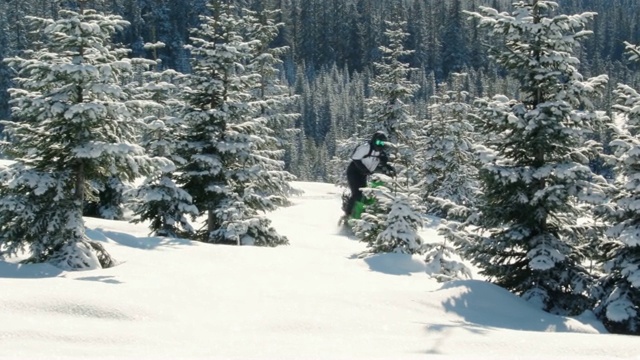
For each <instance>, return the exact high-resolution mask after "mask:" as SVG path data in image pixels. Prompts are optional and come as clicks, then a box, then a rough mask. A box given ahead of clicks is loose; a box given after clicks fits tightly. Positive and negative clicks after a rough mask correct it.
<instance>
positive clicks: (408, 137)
mask: <svg viewBox="0 0 640 360" xmlns="http://www.w3.org/2000/svg"><path fill="white" fill-rule="evenodd" d="M405 26H406V22H403V21H387V31H386V32H385V34H386V36H387V38H388V46H381V47H380V50H381V51H382V54H383V56H382V60H381V61H380V62H377V63H375V64H374V65H375V67H376V69H377V73H376V76H375V77H374V79H373V81H372V83H371V89H372V91H373V96H372V97H371V98H369V99H367V101H366V109H367V114H366V116H365V118H364V119H363V121H362V125H361V129H362V131H364V133H362V135H361V136H362V137H363V138H366V139H367V140H368V138H369V137H370V136H371V134H373V133H374V132H375V131H378V130H382V131H385V132H386V133H387V135H388V137H389V139H390V140H391V141H392V142H393V143H394V144H395V145H394V146H395V149H393V154H392V155H393V156H392V159H391V160H392V162H393V164H394V165H395V167H396V170H397V172H398V173H397V177H395V178H390V177H385V178H384V181H383V182H384V184H385V186H383V187H380V188H378V189H377V190H375V191H366V192H365V196H373V197H374V198H375V199H376V202H377V205H376V206H368V207H365V213H364V215H363V216H362V218H361V219H352V220H351V221H350V223H351V224H352V228H353V230H354V233H355V234H356V236H358V237H359V238H360V239H362V240H363V241H365V242H367V243H368V245H369V246H370V247H371V248H372V250H373V251H374V252H378V251H382V252H386V251H402V252H405V251H409V252H412V253H419V252H420V251H421V250H422V248H421V245H422V240H421V239H420V237H419V236H417V229H418V228H419V227H420V226H421V225H422V221H421V220H420V221H418V220H417V219H419V218H420V217H421V216H422V214H421V207H420V206H419V204H418V202H417V201H415V198H416V196H414V192H416V191H417V189H416V188H415V187H414V185H415V183H416V175H417V167H416V161H417V159H416V157H417V154H418V152H417V149H418V144H417V141H418V140H417V139H418V130H417V129H418V127H419V122H418V121H416V119H415V118H414V117H413V116H412V115H411V113H410V112H409V105H408V104H407V103H408V101H409V100H410V99H411V97H412V96H413V93H414V92H415V91H416V90H417V85H415V84H413V83H411V82H410V81H409V80H408V78H409V74H410V72H411V71H412V69H411V68H410V67H409V65H408V64H406V63H404V62H402V57H403V56H406V55H408V54H410V53H411V51H410V50H405V49H404V45H403V42H404V39H406V37H407V36H408V34H407V33H406V32H405V30H404V27H405ZM383 189H387V191H383ZM388 189H393V190H392V191H391V190H388ZM389 197H390V198H389ZM399 209H402V210H401V211H400V210H399ZM396 220H397V221H403V224H404V225H400V224H398V225H397V226H402V227H403V230H398V229H397V228H396V225H393V221H396ZM404 221H406V223H404ZM409 229H412V230H409ZM404 233H406V234H408V233H412V235H406V234H404ZM409 238H411V239H409ZM412 241H415V242H416V244H413V243H412V244H410V245H401V244H405V243H407V242H412Z"/></svg>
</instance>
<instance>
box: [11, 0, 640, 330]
mask: <svg viewBox="0 0 640 360" xmlns="http://www.w3.org/2000/svg"><path fill="white" fill-rule="evenodd" d="M639 7H640V4H638V3H637V2H636V1H627V0H611V1H606V2H605V1H589V0H582V1H578V0H573V1H571V0H566V1H557V2H556V1H547V0H528V1H515V2H513V3H509V2H507V1H504V0H493V1H480V0H466V1H465V0H451V1H439V0H433V1H411V0H405V1H397V0H377V1H374V0H354V1H340V0H329V1H327V0H299V1H297V0H296V1H294V0H275V1H258V0H256V1H250V0H247V1H242V0H237V1H232V0H207V1H205V0H191V1H182V2H175V1H169V0H156V1H151V0H111V1H98V0H95V1H91V0H79V1H57V2H51V1H41V0H34V1H5V2H2V3H0V27H1V28H2V32H1V33H0V41H1V43H0V45H1V46H0V51H1V53H0V57H2V59H3V62H2V65H1V66H2V67H1V68H0V72H1V74H2V76H1V78H0V80H1V82H2V84H1V85H0V86H1V90H2V94H1V95H0V104H1V105H0V115H1V116H2V117H3V118H5V119H6V120H2V121H0V124H2V125H3V126H4V128H3V133H2V138H1V141H0V149H1V150H2V156H3V157H6V158H9V159H10V160H11V161H9V162H6V164H4V163H3V165H2V166H0V180H1V181H0V259H2V258H3V257H11V256H16V255H17V254H22V253H24V252H25V251H26V252H28V255H29V257H28V258H27V259H26V260H24V262H27V263H29V262H31V263H38V262H49V263H52V264H54V265H55V266H58V267H60V268H63V269H68V270H78V269H94V268H100V267H110V266H114V265H115V263H114V260H113V259H112V258H111V256H110V255H109V253H108V251H107V249H105V248H104V247H103V245H102V244H101V243H100V242H97V241H94V240H91V239H89V238H88V237H87V236H86V232H85V228H84V221H83V217H84V216H99V217H103V218H108V219H116V220H130V221H134V222H147V223H149V228H150V229H151V232H152V233H153V234H155V235H158V236H166V237H184V238H189V239H192V240H197V241H203V242H208V243H212V244H225V245H255V246H271V247H275V246H280V245H286V244H288V239H287V238H286V237H285V236H282V235H280V234H278V232H277V230H276V229H274V228H273V227H272V226H271V222H270V220H269V219H268V218H267V217H265V216H264V213H265V212H268V211H272V210H275V209H276V208H278V207H280V206H287V205H289V204H291V202H290V197H291V196H292V195H294V194H295V193H296V189H295V188H294V187H293V181H292V180H294V179H296V178H297V179H299V180H311V181H324V182H336V183H343V182H344V175H345V168H346V165H347V163H349V162H351V164H352V165H353V164H357V162H358V161H360V164H361V165H362V164H363V160H364V158H365V157H368V159H367V160H368V161H369V162H368V163H369V164H370V165H371V166H366V167H364V166H361V167H360V168H359V169H360V170H358V171H360V175H361V180H362V181H361V182H360V183H361V184H365V185H367V186H360V185H357V186H351V189H352V191H353V194H354V195H358V194H359V192H360V191H361V192H362V194H361V195H362V196H357V198H356V197H352V198H350V200H356V201H359V202H360V206H361V209H362V212H358V213H357V215H356V212H354V211H352V209H350V208H349V206H343V211H344V216H343V217H342V219H341V221H342V222H343V223H345V224H346V225H347V226H348V228H349V231H351V232H352V233H353V234H354V235H355V236H356V237H357V238H359V239H360V240H361V241H363V242H366V243H367V247H368V250H367V253H365V254H364V255H363V256H367V255H368V254H375V253H380V252H392V253H403V254H411V255H419V256H424V257H425V261H426V262H427V263H428V264H429V267H430V268H431V269H436V270H437V271H436V273H437V275H436V277H437V278H438V280H440V281H447V280H451V279H457V278H466V277H468V275H469V274H470V271H469V269H468V268H467V265H466V264H465V261H467V262H471V263H473V264H474V265H476V266H477V267H478V268H479V269H480V273H481V274H482V275H484V276H485V277H486V279H487V280H488V281H492V282H494V283H496V284H498V285H500V286H502V287H504V288H506V289H508V290H509V291H511V292H513V293H514V294H517V295H518V296H521V297H522V298H524V299H525V300H527V301H528V302H530V303H531V304H533V305H535V306H537V307H539V308H540V309H543V310H545V311H548V312H552V313H555V314H562V315H569V316H575V315H580V314H583V313H584V312H585V311H592V312H593V313H595V315H596V316H597V317H598V318H599V319H601V320H602V321H603V323H604V325H605V326H606V327H607V329H609V330H611V331H613V332H620V333H627V334H636V335H637V334H640V252H639V251H640V235H639V234H640V226H639V225H638V224H640V212H639V209H640V206H638V203H639V202H640V186H639V185H638V179H640V175H639V173H638V169H640V167H639V165H638V164H640V142H639V141H638V134H640V116H639V114H640V112H639V111H638V109H640V93H639V92H638V90H637V89H639V88H640V78H639V77H638V74H637V73H638V72H637V66H638V63H639V62H640V46H639V44H638V43H639V42H640V38H639V36H640V28H639V26H640V21H639V20H640V18H639V17H640V11H638V10H640V9H638V8H639ZM9 106H11V108H9ZM374 133H376V134H378V135H380V134H381V135H383V136H381V137H377V138H371V140H369V139H370V137H371V134H374ZM367 140H368V141H367ZM356 146H358V149H365V150H364V151H360V150H357V151H355V152H354V148H356ZM355 154H360V155H357V156H361V158H356V157H357V156H356V155H355ZM349 166H350V168H354V167H355V165H354V167H351V165H349ZM381 169H384V171H379V170H381ZM367 179H369V180H371V181H372V182H371V183H367ZM351 185H352V184H351ZM356 190H357V191H358V192H356ZM345 195H346V194H345ZM347 198H349V197H348V196H345V197H344V199H345V200H346V199H347ZM351 202H352V203H353V201H351ZM125 210H128V211H129V212H128V214H127V215H125ZM434 218H435V219H438V223H439V224H440V226H439V227H438V231H439V232H440V234H442V235H443V236H444V238H445V239H446V241H445V242H443V243H442V244H435V243H430V242H427V241H424V239H422V238H421V234H420V231H419V229H420V228H421V227H422V225H423V224H424V222H425V221H432V220H433V219H434Z"/></svg>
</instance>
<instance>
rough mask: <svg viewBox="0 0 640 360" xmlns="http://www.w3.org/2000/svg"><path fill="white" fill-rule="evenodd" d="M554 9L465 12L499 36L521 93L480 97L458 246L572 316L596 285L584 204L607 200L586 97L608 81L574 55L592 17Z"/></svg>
mask: <svg viewBox="0 0 640 360" xmlns="http://www.w3.org/2000/svg"><path fill="white" fill-rule="evenodd" d="M556 8H557V4H556V3H555V2H552V1H543V0H529V1H519V2H517V3H515V4H514V11H513V13H512V14H507V13H499V12H498V11H496V10H495V9H492V8H486V7H482V8H480V12H479V13H476V12H474V13H470V14H471V15H472V16H473V17H476V18H478V20H479V24H480V25H479V26H480V27H481V28H483V29H486V30H488V31H487V35H488V36H490V37H491V38H494V39H496V42H494V44H496V45H495V46H493V47H492V48H491V53H492V54H493V56H494V58H495V59H496V60H497V62H498V64H499V65H501V66H504V68H505V70H506V71H507V72H508V73H509V75H510V76H512V77H513V78H515V79H517V80H518V81H519V83H520V89H519V92H520V97H519V99H517V100H516V99H509V98H507V97H506V96H504V95H497V96H495V97H493V98H492V99H481V100H478V101H477V105H478V107H479V116H478V117H477V120H478V121H477V123H476V130H478V131H479V132H480V133H482V134H483V135H485V136H486V139H487V140H486V144H485V145H486V149H485V151H484V154H483V156H482V159H481V160H483V161H484V164H483V167H482V168H481V170H480V180H481V188H482V193H483V196H482V198H481V199H480V201H481V204H480V211H479V213H478V214H475V215H474V216H476V219H475V220H476V221H475V224H474V225H475V226H476V227H475V229H477V231H475V232H473V233H468V234H466V235H467V236H466V239H468V240H469V242H461V245H464V246H463V251H464V255H465V257H466V258H468V259H471V260H472V261H473V262H474V263H475V264H476V265H478V266H479V267H480V268H481V271H482V274H484V275H485V276H487V278H488V279H489V280H490V281H492V282H494V283H496V284H498V285H500V286H502V287H504V288H506V289H508V290H510V291H511V292H513V293H515V294H517V295H520V296H522V297H523V298H524V299H526V300H528V301H530V302H532V303H534V304H536V305H537V306H540V307H541V308H543V309H545V310H547V311H551V312H555V313H561V314H577V313H580V312H582V311H583V310H585V309H588V308H590V306H591V301H590V299H589V297H588V296H587V291H588V290H589V288H590V286H591V285H592V283H593V276H592V275H591V274H589V273H588V271H587V269H585V268H584V266H583V261H584V260H585V256H584V254H583V253H582V252H581V250H580V246H581V245H582V244H583V243H584V242H585V237H586V235H585V234H586V233H588V232H589V231H590V230H592V229H589V228H588V227H587V226H586V225H585V226H583V225H582V224H581V223H580V222H579V218H581V217H585V216H587V217H588V216H589V213H585V209H584V208H583V207H581V205H582V204H585V203H588V202H592V203H598V202H602V201H603V200H604V199H605V195H604V192H603V188H602V186H601V185H603V184H605V181H604V179H603V178H602V177H600V176H598V175H596V174H594V173H593V172H592V171H591V169H590V168H589V166H588V160H589V157H591V156H592V155H593V156H595V155H596V154H597V153H598V149H597V144H596V143H595V142H594V141H589V137H590V136H592V135H593V133H594V132H595V131H598V130H599V126H601V125H602V124H603V121H604V120H605V117H604V116H603V115H602V114H601V113H599V112H597V111H595V109H594V106H593V104H592V102H591V100H590V98H591V97H592V96H595V95H598V94H599V92H600V91H601V90H602V89H603V87H604V86H605V85H606V83H607V80H608V79H607V76H605V75H601V76H597V77H594V78H590V79H583V77H582V75H581V74H580V73H579V72H578V70H577V66H578V60H577V59H576V58H575V56H574V55H573V49H574V48H575V47H576V45H577V44H578V40H580V39H581V38H582V37H584V36H585V35H588V34H589V33H590V32H589V31H587V30H585V26H586V25H587V24H588V22H589V21H590V20H591V19H592V18H593V17H594V15H595V14H594V13H583V14H579V15H557V16H552V14H554V13H555V11H556ZM457 236H460V234H457V235H456V236H454V240H456V237H457ZM462 238H465V237H464V236H463V237H462Z"/></svg>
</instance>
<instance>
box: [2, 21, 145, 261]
mask: <svg viewBox="0 0 640 360" xmlns="http://www.w3.org/2000/svg"><path fill="white" fill-rule="evenodd" d="M29 20H30V22H31V24H32V25H33V26H34V28H35V29H37V30H38V31H40V33H41V34H42V42H41V43H40V44H39V47H38V49H37V50H35V51H30V52H26V53H25V57H15V58H11V59H9V60H8V61H9V64H10V65H11V66H13V67H15V68H16V69H17V70H18V77H16V78H15V79H14V81H15V82H16V84H17V85H18V87H17V88H14V89H11V91H10V93H11V97H12V100H11V101H12V105H13V108H12V109H13V112H12V116H13V121H5V122H3V123H4V125H5V126H6V132H7V135H8V136H9V142H8V143H5V144H3V145H4V146H3V147H4V151H5V153H7V154H9V155H11V156H12V157H13V158H14V159H15V160H16V162H15V164H14V165H12V166H9V167H8V168H6V169H4V170H3V172H2V180H3V181H2V186H1V188H0V219H1V221H0V244H2V245H3V247H4V248H7V249H8V252H9V253H16V252H17V251H19V250H21V249H22V248H24V247H27V248H28V249H29V251H30V253H31V257H30V259H29V260H28V261H31V262H43V261H50V262H52V263H53V264H55V265H57V266H59V267H61V268H64V269H85V268H96V267H100V266H102V267H109V266H112V265H113V260H112V259H111V257H110V256H109V254H108V253H107V252H106V251H105V250H104V249H103V247H102V245H101V244H100V243H98V242H94V241H91V240H90V239H89V238H88V237H87V236H86V235H85V229H84V222H83V219H82V213H83V204H84V202H85V199H91V197H93V196H95V192H94V189H92V188H91V182H93V181H95V182H98V183H105V182H106V181H107V180H108V179H109V178H111V177H117V178H119V179H122V180H124V181H131V180H133V179H135V178H136V177H138V176H140V175H143V174H145V173H147V172H149V171H150V169H151V168H152V165H153V164H152V162H151V161H150V159H149V158H148V157H147V156H146V154H145V153H144V149H142V148H141V147H140V146H138V145H136V144H135V141H136V138H135V137H136V132H137V130H136V129H137V128H138V127H140V126H141V125H142V124H141V123H140V121H139V120H137V118H136V117H135V116H134V114H135V109H134V108H132V106H131V104H129V103H128V101H129V100H130V99H131V96H130V92H129V91H127V90H126V89H125V88H123V87H121V84H120V79H121V78H123V77H124V78H126V77H127V76H129V74H130V73H131V72H132V66H131V60H129V59H127V57H126V55H127V53H128V51H127V50H125V49H123V48H120V47H118V46H116V45H113V44H112V43H111V40H110V39H111V37H112V36H113V34H114V33H115V32H116V31H119V30H121V29H122V28H123V27H124V26H126V25H127V24H128V23H127V22H125V21H123V20H122V19H121V18H120V17H119V16H114V15H102V14H99V13H97V12H95V11H93V10H81V12H79V13H78V12H73V11H68V10H61V11H60V12H59V14H58V19H57V20H51V19H45V18H35V17H31V18H29Z"/></svg>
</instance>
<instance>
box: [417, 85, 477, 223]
mask: <svg viewBox="0 0 640 360" xmlns="http://www.w3.org/2000/svg"><path fill="white" fill-rule="evenodd" d="M464 77H466V74H457V76H454V84H453V85H452V86H447V85H446V84H444V85H443V88H444V89H443V90H441V91H440V93H441V94H440V95H439V96H434V97H433V98H432V101H433V102H434V103H433V104H432V105H431V106H429V112H430V114H431V118H430V120H429V121H427V122H426V123H425V126H424V128H423V133H424V135H423V139H424V141H423V144H424V145H423V146H424V148H423V151H424V153H423V156H422V157H421V161H422V163H421V164H419V166H420V170H421V173H422V179H423V180H422V183H421V187H420V188H421V189H420V191H421V195H422V198H423V199H424V200H425V201H426V203H427V212H428V213H429V214H431V215H436V216H440V217H447V211H448V209H449V208H450V207H451V206H452V205H453V206H466V207H469V208H473V207H474V203H475V199H476V198H477V197H478V195H479V189H478V183H477V175H478V169H477V159H476V157H475V154H474V150H475V143H476V138H475V137H474V129H473V124H471V121H470V119H469V118H468V115H469V114H470V113H471V112H472V107H471V105H470V104H469V100H468V93H467V92H466V91H462V90H461V89H460V87H461V86H460V83H461V81H462V79H463V78H464ZM448 88H450V90H448Z"/></svg>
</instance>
